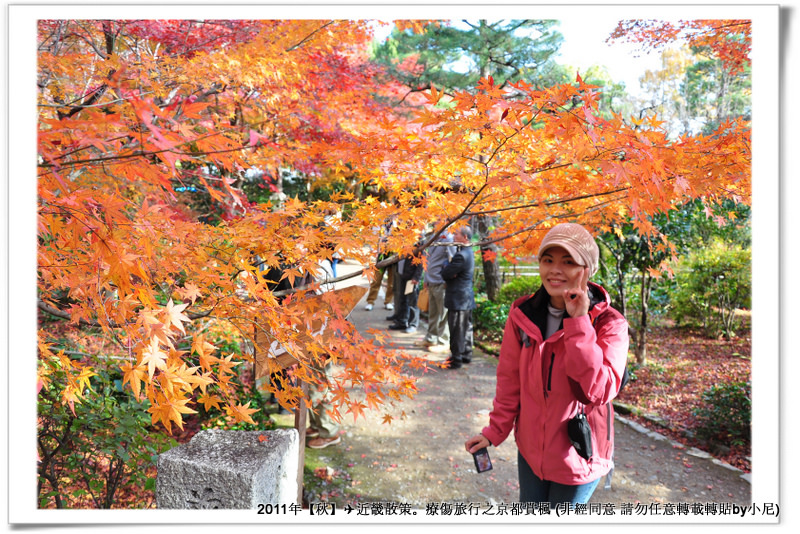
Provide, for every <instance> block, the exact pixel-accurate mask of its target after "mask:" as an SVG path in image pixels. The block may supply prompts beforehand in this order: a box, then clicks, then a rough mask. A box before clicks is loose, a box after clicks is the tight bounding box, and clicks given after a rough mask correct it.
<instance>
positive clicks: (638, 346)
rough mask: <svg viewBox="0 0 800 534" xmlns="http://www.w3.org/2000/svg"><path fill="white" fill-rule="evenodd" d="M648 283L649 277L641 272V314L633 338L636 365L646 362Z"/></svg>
mask: <svg viewBox="0 0 800 534" xmlns="http://www.w3.org/2000/svg"><path fill="white" fill-rule="evenodd" d="M650 281H651V278H650V275H649V274H647V272H645V271H642V284H641V294H640V295H641V299H642V304H641V309H640V312H641V313H640V314H639V328H638V329H637V330H638V332H637V333H636V335H635V336H634V354H635V355H636V363H637V364H638V365H644V364H645V363H646V362H647V301H648V300H649V299H650Z"/></svg>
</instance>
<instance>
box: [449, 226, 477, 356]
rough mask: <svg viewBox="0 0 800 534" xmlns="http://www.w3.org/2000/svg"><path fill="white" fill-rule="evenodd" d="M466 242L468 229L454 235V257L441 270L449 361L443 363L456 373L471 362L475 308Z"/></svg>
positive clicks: (472, 264) (471, 262)
mask: <svg viewBox="0 0 800 534" xmlns="http://www.w3.org/2000/svg"><path fill="white" fill-rule="evenodd" d="M470 239H472V229H471V228H470V227H469V226H465V227H463V228H461V229H460V230H459V231H457V232H456V235H455V236H454V237H453V242H454V244H455V245H456V247H457V250H456V253H455V254H453V257H452V258H451V259H450V261H449V262H447V263H446V264H445V265H444V267H442V278H443V279H444V282H445V291H444V306H445V308H447V326H448V328H449V329H450V357H449V358H448V359H447V362H446V363H447V368H448V369H459V368H460V367H461V366H462V365H463V364H465V363H469V362H471V361H472V309H473V308H474V307H475V294H474V291H473V288H472V274H473V272H474V271H475V257H474V255H473V253H472V247H470V245H469V242H470Z"/></svg>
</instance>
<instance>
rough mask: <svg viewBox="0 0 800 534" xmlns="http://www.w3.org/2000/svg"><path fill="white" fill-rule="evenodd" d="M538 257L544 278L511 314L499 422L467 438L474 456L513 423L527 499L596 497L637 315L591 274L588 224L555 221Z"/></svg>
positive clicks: (608, 464) (494, 415)
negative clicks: (621, 307) (621, 308)
mask: <svg viewBox="0 0 800 534" xmlns="http://www.w3.org/2000/svg"><path fill="white" fill-rule="evenodd" d="M538 259H539V275H540V277H541V280H542V286H541V287H540V288H539V290H537V291H536V293H534V294H533V295H529V296H525V297H521V298H519V299H517V300H516V301H515V302H514V303H513V304H512V305H511V309H510V311H509V315H508V319H507V321H506V326H505V331H504V335H503V342H502V345H501V348H500V357H499V361H498V367H497V385H496V393H495V398H494V401H493V409H492V411H491V413H490V415H489V424H488V426H486V427H485V428H484V429H483V430H482V431H481V433H480V434H478V435H476V436H473V437H471V438H469V439H467V441H466V442H465V444H464V446H465V448H466V449H467V451H468V452H470V453H473V454H474V453H475V452H476V451H478V450H480V449H481V448H483V447H488V446H489V445H494V446H497V445H500V444H501V443H502V442H503V441H505V439H506V438H507V437H508V436H509V434H510V433H511V431H512V430H513V431H514V438H515V440H516V445H517V450H518V473H519V484H520V502H549V503H550V505H551V506H555V505H556V504H559V503H572V504H577V503H586V502H588V500H589V498H590V497H591V495H592V493H593V492H594V490H595V488H596V487H597V484H598V482H599V481H600V479H601V478H602V477H603V476H605V475H607V474H609V472H610V471H611V470H612V469H613V451H614V415H613V409H612V407H611V400H612V399H613V398H614V397H615V396H616V395H617V394H618V392H619V389H620V387H621V385H622V383H623V376H624V374H625V367H626V362H627V356H628V323H627V321H626V320H625V318H624V317H623V316H622V314H620V313H619V312H618V311H617V310H615V309H614V308H612V307H611V306H610V299H609V296H608V293H607V292H606V291H605V289H603V288H602V287H601V286H599V285H597V284H595V283H593V282H589V278H590V276H591V275H593V274H594V273H595V272H596V271H597V267H598V262H599V249H598V247H597V244H596V243H595V240H594V238H593V237H592V235H591V234H590V233H589V232H588V231H587V230H586V229H585V228H584V227H583V226H581V225H579V224H575V223H562V224H558V225H556V226H554V227H553V228H551V229H550V231H549V232H548V233H547V235H545V237H544V239H543V240H542V244H541V246H540V247H539V253H538Z"/></svg>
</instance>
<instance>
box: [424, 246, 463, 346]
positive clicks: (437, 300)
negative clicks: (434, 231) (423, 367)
mask: <svg viewBox="0 0 800 534" xmlns="http://www.w3.org/2000/svg"><path fill="white" fill-rule="evenodd" d="M452 242H453V234H451V233H449V232H444V233H442V234H441V235H440V236H439V238H438V239H437V240H436V243H437V246H432V247H430V248H429V249H428V262H427V265H426V267H425V277H424V282H423V287H425V288H427V289H428V333H427V335H426V336H425V338H424V339H422V340H420V341H419V342H418V343H417V345H419V346H422V347H425V348H427V349H428V350H430V351H431V352H440V351H443V350H447V346H448V343H449V342H450V330H449V328H448V326H447V308H445V306H444V293H445V283H444V278H442V268H443V267H444V266H445V264H446V263H447V262H449V261H450V259H451V258H452V257H453V254H454V253H455V247H453V246H452V245H448V243H452Z"/></svg>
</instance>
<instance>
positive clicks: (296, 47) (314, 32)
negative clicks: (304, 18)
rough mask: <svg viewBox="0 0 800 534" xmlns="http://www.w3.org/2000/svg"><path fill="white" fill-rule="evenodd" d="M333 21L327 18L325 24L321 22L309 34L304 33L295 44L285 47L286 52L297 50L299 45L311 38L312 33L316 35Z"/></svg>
mask: <svg viewBox="0 0 800 534" xmlns="http://www.w3.org/2000/svg"><path fill="white" fill-rule="evenodd" d="M333 23H334V21H332V20H329V21H328V22H326V23H325V24H323V25H322V26H320V27H319V28H317V29H316V30H314V31H312V32H311V33H310V34H308V35H306V36H305V37H304V38H303V39H302V40H301V41H300V42H299V43H297V44H295V45H292V46H290V47H289V48H287V49H286V51H287V52H293V51H295V50H297V49H298V48H300V47H301V46H303V45H304V44H306V43H307V42H308V41H310V40H311V38H312V37H314V35H316V34H317V33H319V32H321V31H322V30H324V29H325V28H327V27H328V26H330V25H331V24H333Z"/></svg>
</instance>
